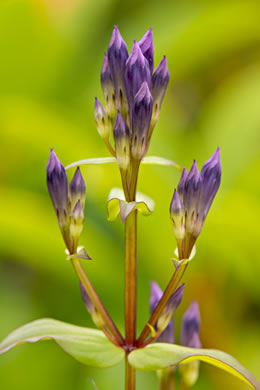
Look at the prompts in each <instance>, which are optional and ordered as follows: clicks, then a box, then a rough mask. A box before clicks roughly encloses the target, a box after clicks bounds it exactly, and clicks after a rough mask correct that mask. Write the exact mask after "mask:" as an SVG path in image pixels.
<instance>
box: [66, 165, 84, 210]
mask: <svg viewBox="0 0 260 390" xmlns="http://www.w3.org/2000/svg"><path fill="white" fill-rule="evenodd" d="M69 198H70V207H71V210H73V209H74V207H75V205H76V203H77V202H78V200H80V203H81V206H82V209H83V210H84V207H85V198H86V184H85V181H84V179H83V177H82V174H81V172H80V168H79V167H77V169H76V172H75V174H74V176H73V179H72V180H71V183H70V191H69Z"/></svg>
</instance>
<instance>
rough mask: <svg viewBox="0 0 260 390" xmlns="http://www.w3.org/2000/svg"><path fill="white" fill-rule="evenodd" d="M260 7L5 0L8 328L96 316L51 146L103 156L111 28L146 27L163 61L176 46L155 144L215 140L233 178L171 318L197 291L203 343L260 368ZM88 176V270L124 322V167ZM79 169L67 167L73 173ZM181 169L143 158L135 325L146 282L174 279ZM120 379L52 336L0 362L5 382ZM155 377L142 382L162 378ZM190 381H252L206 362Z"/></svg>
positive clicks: (2, 66)
mask: <svg viewBox="0 0 260 390" xmlns="http://www.w3.org/2000/svg"><path fill="white" fill-rule="evenodd" d="M259 15H260V3H259V1H258V0H256V1H253V0H247V1H245V0H241V1H240V0H235V1H228V0H223V1H221V0H211V1H210V0H208V1H206V0H205V1H195V0H194V1H192V0H190V1H188V0H182V1H180V0H179V1H177V0H175V1H173V0H169V1H148V0H143V1H139V0H132V1H131V2H122V1H120V0H106V1H105V0H103V1H100V0H1V1H0V56H1V60H0V145H1V149H0V178H1V179H0V204H1V206H0V338H3V337H5V336H6V335H7V334H8V333H9V332H10V331H11V330H13V329H15V328H16V327H18V326H20V325H22V324H24V323H26V322H29V321H32V320H34V319H37V318H42V317H52V318H56V319H59V320H63V321H67V322H71V323H74V324H78V325H83V326H84V325H86V326H93V325H92V323H91V320H90V318H89V316H88V314H87V312H86V311H85V307H84V305H83V304H82V301H81V297H80V293H79V284H78V281H77V279H76V276H75V275H74V273H73V270H72V267H71V266H70V264H69V262H66V261H65V255H64V245H63V242H62V239H61V236H60V233H59V230H58V227H57V223H56V218H55V214H54V210H53V207H52V204H51V201H50V199H49V195H48V193H47V188H46V182H45V181H46V179H45V167H46V163H47V160H48V155H49V148H50V147H53V148H54V150H55V151H56V153H57V154H58V156H59V158H60V159H61V161H62V162H63V163H64V165H67V164H69V163H71V162H73V161H75V160H79V159H82V158H87V157H95V156H96V157H101V156H107V155H108V152H107V150H106V148H105V146H104V145H103V143H102V140H101V139H100V138H99V136H98V134H97V132H96V129H95V122H94V119H93V105H94V103H93V102H94V96H95V95H97V96H98V97H100V98H102V91H101V87H100V83H99V74H100V68H101V65H102V61H103V55H104V52H105V51H106V48H107V46H108V44H109V41H110V37H111V33H112V29H113V25H114V24H117V25H118V26H119V29H120V31H121V33H122V35H123V37H124V39H125V40H126V42H127V44H128V47H129V49H130V48H131V46H132V42H133V39H135V38H136V39H140V38H141V37H142V36H143V34H144V33H145V32H146V30H147V29H148V28H149V27H150V26H152V27H153V33H154V45H155V63H156V64H158V63H159V61H160V60H161V58H162V56H163V55H164V54H166V55H167V59H168V64H169V69H170V73H171V80H170V84H169V87H168V91H167V94H166V97H165V101H164V104H163V108H162V111H161V119H160V121H159V123H158V124H157V127H156V130H155V133H154V136H153V139H152V143H151V148H150V152H149V154H150V155H161V156H164V157H167V158H170V159H173V160H175V161H178V162H179V163H180V164H182V165H184V166H186V167H187V168H189V167H190V165H191V163H192V159H193V158H197V161H198V164H199V166H201V165H202V164H203V162H204V161H205V160H206V159H208V158H209V156H210V155H211V154H212V153H213V152H214V150H215V149H216V147H217V146H220V147H221V155H222V164H223V180H222V184H221V187H220V190H219V193H218V195H217V197H216V200H215V201H214V204H213V206H212V209H211V211H210V213H209V216H208V218H207V221H206V223H205V226H204V229H203V233H202V234H201V237H200V238H199V240H198V245H197V256H196V258H195V259H194V260H193V261H192V263H191V265H190V267H189V269H188V271H187V274H186V275H185V282H186V291H185V295H184V299H183V303H182V305H181V307H180V308H179V310H178V313H177V314H176V318H175V323H176V337H177V338H178V333H179V327H180V320H181V315H182V314H183V312H184V311H185V310H186V309H187V307H188V305H189V304H190V302H191V301H192V300H193V299H197V300H198V302H199V305H200V309H201V317H202V329H201V339H202V344H203V345H204V346H205V347H212V348H218V349H223V350H225V351H226V352H229V353H231V354H233V355H234V356H236V357H237V358H238V359H239V360H240V361H241V363H243V364H244V365H245V366H246V367H247V368H248V369H250V370H251V371H252V372H253V373H254V374H255V375H256V376H257V377H258V379H260V352H259V351H260V283H259V276H260V259H259V246H258V245H259V243H260V233H259V216H260V202H259V197H260V176H259V171H260V153H259V152H260V150H259V149H260V147H259V146H260V23H259ZM82 171H83V174H84V177H85V180H86V184H87V205H86V213H85V214H86V224H85V230H84V233H83V235H82V240H81V242H82V244H84V245H85V246H86V249H87V251H88V253H89V254H90V255H91V256H92V258H93V261H92V262H87V263H86V264H85V266H86V270H87V273H88V275H89V277H90V279H91V281H92V282H93V283H94V285H95V287H96V289H97V291H98V293H99V294H100V296H101V297H102V298H103V300H104V303H105V306H106V307H107V308H108V310H109V312H110V313H111V315H112V316H113V317H114V319H115V321H116V323H117V324H118V326H119V327H120V329H122V330H123V321H122V320H123V227H122V225H121V223H120V221H119V220H118V221H116V222H113V223H110V222H108V221H107V220H106V199H107V195H108V193H109V191H110V189H111V187H114V186H119V185H120V180H119V174H118V172H117V167H116V165H110V166H108V165H107V166H92V167H91V166H89V167H83V169H82ZM70 174H72V172H70ZM178 178H179V173H178V171H177V170H175V169H174V168H171V167H155V166H143V167H142V169H141V174H140V181H139V190H141V191H142V192H144V193H146V194H148V195H149V196H151V197H152V198H153V199H154V200H155V202H156V211H155V213H154V214H153V215H152V216H150V217H142V216H140V218H139V226H138V228H139V279H138V329H139V331H141V328H142V326H143V324H144V323H145V321H146V320H147V318H148V299H149V281H150V280H156V281H157V282H158V283H159V284H160V285H161V287H165V286H166V285H167V283H168V281H169V279H170V277H171V274H172V272H173V265H172V263H171V261H170V259H171V257H172V256H173V252H174V249H175V240H174V237H173V233H172V226H171V222H170V219H169V214H168V209H169V203H170V200H171V196H172V193H173V189H174V187H175V186H176V184H177V181H178ZM90 377H92V378H93V379H94V381H95V383H96V385H97V387H98V389H99V390H107V389H122V388H123V367H122V366H121V365H119V366H117V367H115V368H112V369H106V370H103V371H102V370H98V369H92V368H89V367H86V366H83V365H81V364H79V363H77V362H76V361H74V360H73V359H72V358H70V357H69V356H67V355H66V354H64V353H63V351H62V350H60V349H59V348H58V347H57V346H56V345H55V343H52V342H44V343H43V342H42V343H38V344H34V345H25V346H22V347H19V348H17V349H15V350H13V351H11V352H9V353H8V354H6V355H4V356H1V358H0V388H1V389H6V390H17V389H19V390H24V389H28V390H29V389H34V388H37V389H38V390H46V388H49V389H56V390H59V389H63V390H67V389H73V390H83V389H86V390H88V389H89V390H91V389H94V386H93V384H92V383H91V380H90ZM157 386H158V385H157V378H156V375H155V374H153V373H140V374H139V375H138V389H151V390H153V389H157ZM194 389H200V390H203V389H212V390H214V389H215V390H217V389H234V390H240V389H241V390H242V389H246V385H243V384H240V382H239V381H237V380H236V379H233V378H232V377H230V376H228V375H227V374H225V373H222V372H221V371H220V370H218V369H216V368H211V367H209V366H207V365H206V364H202V366H201V375H200V380H199V382H198V383H197V384H196V386H195V387H194Z"/></svg>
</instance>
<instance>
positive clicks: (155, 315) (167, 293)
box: [137, 262, 188, 347]
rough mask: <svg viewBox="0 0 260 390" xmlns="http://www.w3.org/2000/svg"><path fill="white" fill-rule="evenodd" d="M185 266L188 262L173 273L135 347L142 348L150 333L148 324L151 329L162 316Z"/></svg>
mask: <svg viewBox="0 0 260 390" xmlns="http://www.w3.org/2000/svg"><path fill="white" fill-rule="evenodd" d="M187 266H188V262H184V263H183V264H181V265H180V266H179V268H178V269H177V270H176V271H175V272H174V274H173V276H172V278H171V280H170V282H169V284H168V286H167V288H166V290H165V291H164V294H163V296H162V298H161V300H160V302H159V303H158V305H157V306H156V308H155V310H154V311H153V314H152V315H151V317H150V319H149V321H148V322H147V323H146V325H145V327H144V329H143V331H142V333H141V335H140V336H139V338H138V340H137V347H142V346H143V343H144V342H145V340H146V338H147V337H148V336H149V333H150V332H151V329H150V327H149V326H148V324H149V325H151V326H152V327H154V326H155V324H156V322H157V321H158V319H159V317H160V315H161V314H162V312H163V309H164V308H165V306H166V304H167V302H168V300H169V299H170V297H171V296H172V294H173V293H174V291H175V290H176V288H177V287H178V285H179V283H180V281H181V279H182V277H183V274H184V272H185V271H186V268H187Z"/></svg>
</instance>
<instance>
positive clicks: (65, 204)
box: [47, 149, 87, 257]
mask: <svg viewBox="0 0 260 390" xmlns="http://www.w3.org/2000/svg"><path fill="white" fill-rule="evenodd" d="M47 186H48V190H49V194H50V196H51V199H52V203H53V206H54V209H55V212H56V216H57V220H58V224H59V227H60V230H61V233H62V236H63V239H64V241H65V244H66V247H67V250H68V251H69V253H70V254H75V253H76V251H77V247H78V242H79V237H80V234H81V232H82V229H83V222H84V207H85V197H86V185H85V182H84V179H83V177H82V175H81V172H80V169H79V168H77V170H76V172H75V174H74V177H73V179H72V181H71V183H70V186H69V185H68V179H67V175H66V171H65V168H64V166H63V165H62V163H61V162H60V161H59V159H58V157H57V156H56V154H55V153H54V151H53V149H51V152H50V157H49V161H48V164H47ZM85 255H86V253H85ZM86 257H87V256H86Z"/></svg>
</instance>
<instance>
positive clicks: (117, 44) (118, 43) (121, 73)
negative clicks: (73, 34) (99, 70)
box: [107, 26, 128, 113]
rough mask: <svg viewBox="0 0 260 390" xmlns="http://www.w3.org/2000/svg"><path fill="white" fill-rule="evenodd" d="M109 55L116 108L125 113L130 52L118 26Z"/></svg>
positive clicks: (110, 45) (115, 29) (113, 35)
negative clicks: (126, 76)
mask: <svg viewBox="0 0 260 390" xmlns="http://www.w3.org/2000/svg"><path fill="white" fill-rule="evenodd" d="M107 54H108V62H109V66H110V71H111V77H112V81H113V84H114V87H115V104H116V108H117V110H120V111H121V112H124V113H125V112H126V110H127V97H126V90H125V89H126V88H125V79H124V77H125V67H126V60H127V58H128V50H127V46H126V43H125V41H124V40H123V38H122V37H121V34H120V32H119V30H118V28H117V26H115V27H114V31H113V34H112V38H111V41H110V44H109V46H108V52H107Z"/></svg>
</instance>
